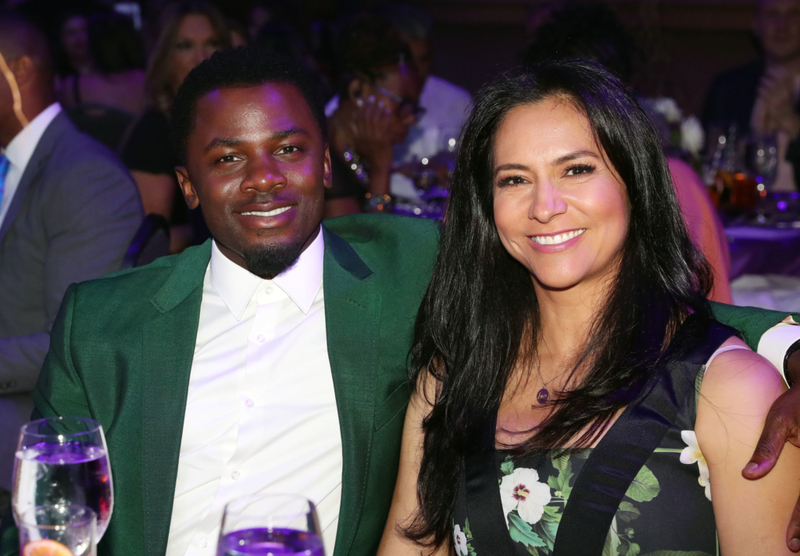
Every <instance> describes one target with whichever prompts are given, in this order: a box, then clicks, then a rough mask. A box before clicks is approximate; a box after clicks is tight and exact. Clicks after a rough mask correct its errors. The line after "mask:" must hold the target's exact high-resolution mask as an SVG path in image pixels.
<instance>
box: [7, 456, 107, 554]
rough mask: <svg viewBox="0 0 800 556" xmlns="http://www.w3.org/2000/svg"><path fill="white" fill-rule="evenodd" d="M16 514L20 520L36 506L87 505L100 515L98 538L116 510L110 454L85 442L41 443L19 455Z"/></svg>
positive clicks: (16, 471)
mask: <svg viewBox="0 0 800 556" xmlns="http://www.w3.org/2000/svg"><path fill="white" fill-rule="evenodd" d="M14 477H15V480H16V484H15V485H14V513H15V516H16V517H17V519H18V518H19V516H21V515H23V514H24V513H25V512H27V511H30V510H32V509H33V508H35V507H37V506H45V505H53V506H86V507H88V508H91V509H92V510H94V512H95V514H97V538H98V539H99V538H100V537H101V536H102V535H103V533H104V532H105V530H106V526H107V525H108V521H109V519H111V512H112V509H113V504H114V502H113V490H112V486H111V475H110V473H109V469H108V455H107V454H106V451H105V449H103V447H101V446H98V445H96V444H90V443H86V442H79V441H71V442H65V443H63V444H59V443H56V442H40V443H38V444H34V445H32V446H28V447H27V448H23V449H21V450H19V451H18V452H17V454H16V462H15V474H14Z"/></svg>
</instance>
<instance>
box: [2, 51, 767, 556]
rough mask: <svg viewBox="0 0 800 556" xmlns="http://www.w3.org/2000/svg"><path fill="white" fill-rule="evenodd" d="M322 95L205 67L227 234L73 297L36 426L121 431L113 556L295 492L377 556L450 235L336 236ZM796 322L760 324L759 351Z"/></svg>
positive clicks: (240, 63)
mask: <svg viewBox="0 0 800 556" xmlns="http://www.w3.org/2000/svg"><path fill="white" fill-rule="evenodd" d="M314 91H315V88H314V85H313V82H312V81H311V80H310V79H309V78H308V77H304V74H302V72H301V71H300V70H299V69H298V68H297V67H296V66H294V65H292V64H290V63H288V62H285V61H282V60H280V59H278V58H276V57H275V56H264V55H263V53H260V52H258V51H256V50H248V49H237V50H232V51H227V52H222V53H217V54H215V55H214V56H213V57H212V58H211V59H210V60H208V61H206V62H203V63H202V64H201V65H199V66H198V67H197V68H195V69H194V70H193V71H192V73H190V74H189V76H188V77H187V78H186V81H185V82H184V84H183V86H182V87H181V90H180V91H179V93H178V96H177V98H176V100H175V104H174V107H173V110H174V112H173V127H174V130H175V134H176V143H177V145H178V149H177V150H178V151H179V153H180V154H181V158H183V159H184V161H185V162H184V166H182V167H179V168H178V169H177V171H178V176H179V181H180V183H181V187H182V190H183V192H184V196H185V198H186V200H187V202H188V203H189V205H190V206H191V207H195V206H197V205H199V206H201V207H202V208H203V211H204V215H205V217H206V221H207V222H208V225H209V228H210V230H211V232H212V234H213V237H214V239H213V241H210V242H208V243H206V244H204V245H202V246H198V247H193V248H190V249H188V250H186V251H185V252H184V253H182V254H181V255H179V256H176V257H169V258H164V259H160V260H159V261H157V262H155V263H153V264H151V265H149V266H147V267H142V268H138V269H134V270H131V271H123V272H121V273H119V274H116V275H113V276H109V277H106V278H102V279H100V280H93V281H89V282H85V283H82V284H78V285H73V286H71V287H70V288H69V290H68V292H67V294H66V295H65V298H64V303H63V305H62V308H61V310H60V312H59V316H58V318H57V320H56V324H55V326H54V328H53V334H52V342H51V348H50V352H49V353H48V356H47V359H46V361H45V365H44V368H43V371H42V375H41V377H40V379H39V382H38V383H37V386H36V390H35V393H34V398H35V404H36V410H35V414H34V415H35V416H36V417H50V416H56V415H77V416H86V417H91V418H94V419H97V420H98V421H100V423H102V425H103V427H104V428H105V430H106V432H107V440H108V450H109V456H110V460H111V465H112V469H113V474H114V486H115V506H114V516H113V518H112V519H111V522H110V525H109V528H108V530H107V531H106V533H105V535H104V537H103V539H102V541H101V543H100V546H99V547H98V554H100V555H106V554H126V555H128V554H130V555H147V556H161V555H163V554H167V555H168V556H172V555H173V554H176V555H177V554H180V555H184V554H191V555H197V554H213V553H214V552H213V551H214V545H215V542H216V539H215V538H214V533H215V532H216V531H217V530H218V527H219V519H220V517H221V513H222V504H224V503H225V502H226V501H228V500H230V499H231V498H232V497H235V496H239V495H241V494H243V493H250V494H252V493H258V492H267V491H270V490H286V489H287V488H288V489H290V491H291V492H296V493H299V494H303V495H305V496H308V497H309V498H311V499H312V500H313V501H314V502H317V503H318V509H319V517H320V523H321V526H322V528H323V538H324V539H325V541H326V550H327V553H329V554H333V555H334V556H346V555H347V556H361V555H363V556H367V555H372V554H374V553H375V551H376V549H377V545H378V542H379V539H380V535H381V532H382V531H383V527H384V524H385V521H386V517H387V513H388V508H389V505H390V502H391V498H392V490H393V486H394V481H395V478H396V474H397V464H398V457H399V447H400V435H401V429H402V424H403V414H404V408H405V406H406V403H407V402H408V397H409V393H410V388H409V385H408V383H407V375H406V357H407V354H408V349H409V346H410V344H411V339H412V335H413V325H414V319H415V315H416V312H417V307H418V306H419V303H420V300H421V298H422V296H423V294H424V291H425V289H426V287H427V283H428V280H429V279H430V275H431V271H432V266H433V261H434V258H435V254H436V248H437V241H438V231H437V227H436V225H435V224H434V223H432V222H430V221H425V220H421V219H408V218H399V217H397V218H395V217H391V216H387V215H355V216H349V217H343V218H339V219H334V220H331V221H327V222H325V223H324V224H322V225H321V224H320V219H321V217H322V210H323V202H324V190H325V187H326V186H328V185H329V184H330V180H331V173H330V154H329V151H328V148H327V141H326V139H325V134H326V124H325V117H324V112H323V107H322V104H321V103H320V102H318V101H317V100H315V93H314ZM465 264H469V261H465ZM728 310H729V311H730V312H729V313H728V314H727V319H726V320H727V321H728V322H731V321H732V320H736V319H737V318H741V317H742V314H741V313H740V312H737V311H736V309H735V308H728ZM762 316H763V315H762ZM780 318H781V315H777V316H776V315H771V316H766V317H764V318H763V319H762V320H763V322H760V323H752V322H750V323H749V325H750V326H749V332H750V333H752V334H753V337H752V338H751V341H752V340H753V339H756V341H757V338H758V337H759V336H760V335H761V333H762V332H763V331H764V330H765V329H766V328H769V326H771V325H772V324H774V323H775V322H776V321H777V320H779V319H780ZM254 416H255V417H254ZM5 525H6V526H7V527H6V529H5V530H4V531H3V536H2V538H1V539H0V554H2V555H3V556H8V555H11V554H14V553H16V551H17V545H16V542H17V540H16V535H15V532H14V530H13V528H12V527H10V525H11V523H10V518H9V516H8V515H7V516H6V522H5Z"/></svg>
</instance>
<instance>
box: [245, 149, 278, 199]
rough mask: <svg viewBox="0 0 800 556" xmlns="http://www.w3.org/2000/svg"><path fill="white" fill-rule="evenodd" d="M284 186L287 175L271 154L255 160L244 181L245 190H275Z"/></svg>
mask: <svg viewBox="0 0 800 556" xmlns="http://www.w3.org/2000/svg"><path fill="white" fill-rule="evenodd" d="M284 187H286V176H285V175H284V173H283V171H282V170H281V168H280V165H279V164H278V163H277V162H276V161H275V159H274V158H273V157H271V156H265V157H263V158H261V159H259V160H256V161H254V162H253V163H252V164H251V165H250V167H249V169H248V173H247V176H246V177H245V179H244V180H243V181H242V189H243V190H245V191H246V190H253V191H258V192H274V190H276V189H283V188H284Z"/></svg>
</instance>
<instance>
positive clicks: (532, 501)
mask: <svg viewBox="0 0 800 556" xmlns="http://www.w3.org/2000/svg"><path fill="white" fill-rule="evenodd" d="M500 498H501V500H502V502H503V514H504V515H506V516H508V514H509V513H510V512H511V511H512V510H517V513H519V516H520V517H521V518H522V519H523V520H525V521H527V522H528V523H530V524H531V525H533V524H534V523H536V522H538V521H539V520H540V519H542V514H543V513H544V507H545V506H546V505H547V504H549V503H550V487H549V486H548V485H546V484H544V483H540V482H539V473H537V472H536V470H535V469H527V468H525V467H518V468H516V469H515V470H514V472H513V473H511V474H510V475H506V476H505V477H503V480H502V481H501V482H500ZM506 524H507V525H508V520H506Z"/></svg>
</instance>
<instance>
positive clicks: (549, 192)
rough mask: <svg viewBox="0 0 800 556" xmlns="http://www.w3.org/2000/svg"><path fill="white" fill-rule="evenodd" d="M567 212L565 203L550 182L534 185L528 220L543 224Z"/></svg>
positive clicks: (544, 181) (545, 181)
mask: <svg viewBox="0 0 800 556" xmlns="http://www.w3.org/2000/svg"><path fill="white" fill-rule="evenodd" d="M566 210H567V203H566V201H565V200H564V198H563V197H562V195H561V192H560V191H559V190H558V188H557V187H556V186H555V185H554V184H553V182H552V181H550V180H543V181H541V182H539V183H537V184H536V186H535V187H534V188H533V191H532V199H531V204H530V207H529V209H528V218H530V219H531V220H538V221H539V222H542V223H545V222H549V221H551V220H552V219H553V218H555V217H556V216H558V215H559V214H563V213H564V212H566Z"/></svg>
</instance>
